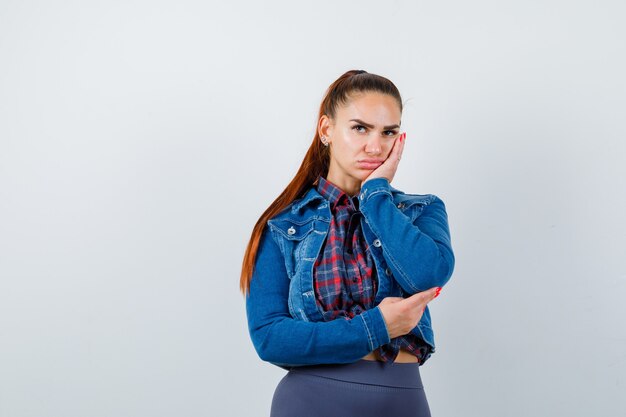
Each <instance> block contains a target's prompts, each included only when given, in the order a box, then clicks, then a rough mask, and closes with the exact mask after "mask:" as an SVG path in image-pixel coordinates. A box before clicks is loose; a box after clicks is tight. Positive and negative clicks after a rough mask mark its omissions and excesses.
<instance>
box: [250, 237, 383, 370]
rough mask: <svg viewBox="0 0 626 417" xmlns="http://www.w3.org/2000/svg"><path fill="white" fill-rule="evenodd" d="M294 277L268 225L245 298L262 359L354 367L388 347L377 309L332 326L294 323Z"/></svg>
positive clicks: (252, 334)
mask: <svg viewBox="0 0 626 417" xmlns="http://www.w3.org/2000/svg"><path fill="white" fill-rule="evenodd" d="M289 283H290V280H289V277H288V275H287V271H286V268H285V262H284V258H283V254H282V252H281V251H280V249H279V247H278V245H277V243H276V241H275V240H274V239H273V238H272V233H271V231H269V227H267V226H266V227H265V229H264V231H263V234H262V236H261V242H260V245H259V249H258V252H257V257H256V261H255V268H254V272H253V275H252V279H251V281H250V291H248V293H247V294H246V315H247V320H248V330H249V333H250V337H251V339H252V343H253V345H254V348H255V350H256V352H257V354H258V355H259V357H260V358H261V359H262V360H264V361H267V362H270V363H272V364H274V365H276V366H279V367H281V368H284V369H288V367H290V366H299V365H312V364H323V363H351V362H355V361H357V360H359V359H361V358H362V357H363V356H365V355H367V354H368V353H369V352H371V351H373V350H375V349H376V348H378V347H379V346H381V345H383V344H386V343H389V341H390V339H389V334H388V332H387V327H386V324H385V321H384V318H383V315H382V313H381V311H380V308H379V307H378V306H376V307H374V308H372V309H369V310H366V311H364V312H363V313H361V314H359V315H358V316H355V317H354V318H353V319H345V318H338V319H336V320H332V321H328V322H311V321H303V320H299V319H298V320H297V319H294V318H293V317H292V316H291V314H290V312H289V307H288V296H289Z"/></svg>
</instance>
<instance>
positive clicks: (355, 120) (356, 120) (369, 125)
mask: <svg viewBox="0 0 626 417" xmlns="http://www.w3.org/2000/svg"><path fill="white" fill-rule="evenodd" d="M350 121H351V122H357V123H360V124H362V125H363V126H365V127H369V128H370V129H372V128H373V127H374V125H371V124H369V123H365V122H364V121H363V120H359V119H350ZM398 127H400V125H389V126H385V127H383V129H385V130H387V129H396V128H398Z"/></svg>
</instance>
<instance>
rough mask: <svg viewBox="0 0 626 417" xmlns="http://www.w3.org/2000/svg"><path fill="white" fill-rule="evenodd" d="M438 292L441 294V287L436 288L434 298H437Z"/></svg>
mask: <svg viewBox="0 0 626 417" xmlns="http://www.w3.org/2000/svg"><path fill="white" fill-rule="evenodd" d="M440 292H441V287H437V290H436V292H435V297H434V298H437V297H439V293H440Z"/></svg>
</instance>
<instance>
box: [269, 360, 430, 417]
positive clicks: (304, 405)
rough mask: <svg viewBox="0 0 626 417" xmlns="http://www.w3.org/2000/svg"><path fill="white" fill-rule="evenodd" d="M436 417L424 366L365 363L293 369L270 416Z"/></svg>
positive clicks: (280, 386) (276, 394)
mask: <svg viewBox="0 0 626 417" xmlns="http://www.w3.org/2000/svg"><path fill="white" fill-rule="evenodd" d="M329 416H342V417H353V416H354V417H381V416H384V417H395V416H402V417H430V408H429V406H428V401H427V400H426V393H425V392H424V385H423V384H422V379H421V376H420V372H419V364H418V363H417V362H413V363H387V362H380V361H369V360H366V359H361V360H359V361H357V362H354V363H350V364H331V365H308V366H298V367H294V368H292V369H291V370H290V371H289V372H288V373H287V375H285V376H284V377H283V379H281V380H280V382H279V383H278V386H277V387H276V390H275V391H274V397H273V399H272V409H271V414H270V417H329Z"/></svg>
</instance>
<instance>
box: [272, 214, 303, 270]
mask: <svg viewBox="0 0 626 417" xmlns="http://www.w3.org/2000/svg"><path fill="white" fill-rule="evenodd" d="M313 223H314V220H313V219H310V220H306V221H303V222H298V221H293V220H287V219H280V220H277V219H271V220H269V221H268V225H269V227H270V229H271V230H272V232H273V233H274V237H275V240H276V243H277V244H278V246H279V248H280V250H281V252H282V253H283V257H284V259H285V268H286V269H287V274H288V275H289V279H292V278H293V277H294V274H295V273H296V267H297V266H298V265H301V261H302V257H303V254H304V253H306V251H305V249H306V246H307V241H308V239H307V237H309V236H310V235H311V233H312V232H313V226H314V224H313Z"/></svg>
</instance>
